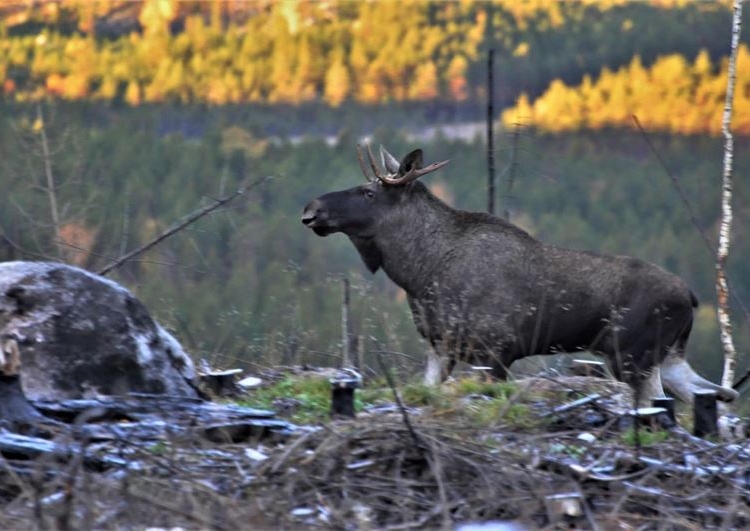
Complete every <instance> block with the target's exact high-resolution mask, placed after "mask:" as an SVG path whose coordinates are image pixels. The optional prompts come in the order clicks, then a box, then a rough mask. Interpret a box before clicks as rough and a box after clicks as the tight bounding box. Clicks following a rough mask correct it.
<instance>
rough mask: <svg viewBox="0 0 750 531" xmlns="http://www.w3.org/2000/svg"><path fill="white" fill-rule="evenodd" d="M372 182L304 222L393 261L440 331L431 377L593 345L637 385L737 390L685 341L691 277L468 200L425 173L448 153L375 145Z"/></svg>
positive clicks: (423, 318)
mask: <svg viewBox="0 0 750 531" xmlns="http://www.w3.org/2000/svg"><path fill="white" fill-rule="evenodd" d="M357 154H358V157H359V162H360V166H361V168H362V172H363V173H364V174H365V177H367V180H368V182H367V183H366V184H362V185H360V186H356V187H354V188H350V189H348V190H342V191H339V192H332V193H328V194H325V195H322V196H320V197H318V198H317V199H314V200H312V201H311V202H310V203H309V204H308V205H307V206H306V207H305V209H304V212H303V214H302V223H303V224H304V225H306V226H307V227H309V228H310V229H312V230H313V231H314V232H315V233H316V234H317V235H319V236H328V235H329V234H333V233H335V232H343V233H344V234H346V235H347V236H348V237H349V239H350V240H351V241H352V243H353V244H354V246H355V247H356V249H357V251H359V254H360V256H361V257H362V260H363V261H364V263H365V265H366V266H367V268H368V269H369V270H370V271H371V272H373V273H374V272H375V271H377V270H378V269H380V268H382V269H383V270H384V271H385V273H386V274H387V275H388V277H389V278H390V279H391V280H393V282H395V283H396V284H398V285H399V286H400V287H401V288H403V289H404V290H405V291H406V294H407V299H408V302H409V306H410V308H411V311H412V314H413V316H414V322H415V324H416V326H417V329H418V330H419V333H420V334H421V335H422V336H423V337H424V338H425V339H427V340H428V341H429V343H430V345H431V347H432V349H431V350H432V351H431V352H430V353H428V360H427V368H426V371H425V381H426V382H427V383H439V382H440V381H441V380H442V379H444V378H446V377H447V376H448V375H449V374H450V372H451V370H452V368H453V366H454V365H455V362H456V360H458V359H461V360H465V361H469V362H472V363H482V364H489V365H491V367H492V373H493V375H494V376H496V377H499V378H503V377H505V376H506V373H507V369H508V367H510V365H511V364H512V363H513V362H514V361H515V360H518V359H520V358H524V357H526V356H531V355H535V354H554V353H558V352H573V351H581V350H589V351H591V352H594V353H596V354H599V355H601V356H603V357H604V358H605V360H606V362H607V364H608V365H609V367H610V369H611V370H612V372H613V374H614V375H615V376H616V377H617V378H618V379H620V380H622V381H625V382H627V383H628V384H629V385H630V386H631V387H633V388H634V389H635V391H636V396H640V397H643V398H644V399H649V398H651V397H654V396H663V395H664V391H663V388H666V389H668V390H669V391H671V392H672V393H673V394H674V395H676V396H677V397H678V398H680V399H681V400H683V401H686V402H690V401H692V396H693V392H694V391H696V390H699V389H711V390H714V391H716V392H717V393H718V395H719V397H720V398H721V399H723V400H727V401H729V400H733V399H734V398H736V397H737V393H736V392H735V391H734V390H732V389H727V388H724V387H721V386H719V385H716V384H714V383H711V382H709V381H708V380H706V379H704V378H702V377H701V376H699V375H698V374H696V373H695V371H694V370H693V369H692V368H691V367H690V365H689V364H688V362H687V360H686V359H685V345H686V342H687V340H688V336H689V335H690V330H691V328H692V324H693V312H694V309H695V307H696V306H697V304H698V303H697V300H696V298H695V295H694V294H693V293H692V292H691V291H690V289H689V288H688V286H687V285H686V284H685V282H684V281H683V280H682V279H680V278H679V277H677V276H676V275H673V274H672V273H669V272H667V271H665V270H664V269H662V268H660V267H658V266H656V265H653V264H650V263H647V262H644V261H641V260H638V259H635V258H631V257H628V256H611V255H605V254H596V253H593V252H588V251H580V250H573V249H566V248H563V247H557V246H554V245H549V244H546V243H543V242H540V241H538V240H536V239H534V238H533V237H532V236H531V235H529V234H528V233H526V232H525V231H523V230H522V229H520V228H518V227H516V226H515V225H513V224H511V223H509V222H507V221H505V220H503V219H500V218H497V217H495V216H492V215H490V214H487V213H482V212H467V211H462V210H456V209H454V208H452V207H450V206H448V205H446V204H445V203H443V202H442V201H441V200H440V199H438V198H437V197H435V196H434V195H433V194H432V193H431V192H430V191H429V190H428V188H427V187H426V186H425V185H423V184H422V183H421V182H420V181H419V180H418V179H419V178H420V177H422V176H423V175H426V174H428V173H431V172H433V171H435V170H437V169H439V168H442V167H443V166H445V165H446V164H447V163H448V161H443V162H439V163H434V164H430V165H429V166H426V167H423V166H422V151H421V150H419V149H417V150H415V151H412V152H411V153H409V154H408V155H406V156H405V157H404V158H403V160H402V161H401V162H399V161H398V160H397V159H395V158H394V157H393V156H392V155H391V154H390V153H388V152H387V151H386V150H385V149H383V148H382V147H381V149H380V154H381V164H382V166H383V168H382V169H381V168H379V167H378V165H377V163H376V161H375V157H374V156H373V154H372V151H371V150H370V148H369V146H368V148H367V158H368V162H369V166H370V168H371V169H372V172H373V173H374V174H375V175H374V177H371V176H370V175H369V173H368V170H367V168H366V163H365V160H364V157H363V155H362V152H361V151H360V150H359V149H358V150H357Z"/></svg>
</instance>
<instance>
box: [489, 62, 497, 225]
mask: <svg viewBox="0 0 750 531" xmlns="http://www.w3.org/2000/svg"><path fill="white" fill-rule="evenodd" d="M494 55H495V50H493V49H492V48H490V50H489V53H488V55H487V173H488V174H487V212H489V213H490V214H494V213H495V138H494V131H493V127H492V123H493V120H494V116H495V109H494V107H495V105H494V104H495V102H494V100H495V80H494Z"/></svg>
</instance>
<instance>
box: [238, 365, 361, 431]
mask: <svg viewBox="0 0 750 531" xmlns="http://www.w3.org/2000/svg"><path fill="white" fill-rule="evenodd" d="M282 399H283V400H288V399H293V400H296V401H297V402H298V404H296V405H295V406H292V407H291V408H290V413H289V414H288V415H287V414H284V412H283V411H277V412H278V413H279V416H286V417H287V418H288V419H289V420H291V421H293V422H296V423H299V424H311V423H317V422H323V421H325V420H326V419H328V417H329V414H330V410H331V383H330V382H329V381H328V379H327V378H321V377H314V376H299V377H294V376H286V377H285V378H284V379H283V380H281V381H279V382H276V383H274V384H272V385H269V386H266V387H261V388H259V389H256V390H254V391H252V392H251V395H250V396H249V397H248V398H246V399H243V400H241V401H239V402H238V403H239V404H240V405H243V406H249V407H256V408H263V409H270V410H272V411H276V410H277V409H279V408H278V407H277V405H275V404H274V402H275V401H277V400H282ZM355 407H356V403H355Z"/></svg>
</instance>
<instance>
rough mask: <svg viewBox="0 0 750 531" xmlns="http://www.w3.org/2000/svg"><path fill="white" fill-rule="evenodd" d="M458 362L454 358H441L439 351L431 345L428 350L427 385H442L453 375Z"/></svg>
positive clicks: (425, 375) (425, 371)
mask: <svg viewBox="0 0 750 531" xmlns="http://www.w3.org/2000/svg"><path fill="white" fill-rule="evenodd" d="M455 365H456V360H455V358H453V357H452V356H441V355H440V354H439V353H438V351H437V349H436V348H435V347H434V346H432V345H430V348H429V349H428V350H427V364H426V366H425V370H424V384H425V385H433V386H434V385H440V384H441V383H442V382H444V381H445V380H446V378H448V376H450V375H451V372H453V367H454V366H455Z"/></svg>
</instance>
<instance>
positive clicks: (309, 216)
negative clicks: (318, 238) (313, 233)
mask: <svg viewBox="0 0 750 531" xmlns="http://www.w3.org/2000/svg"><path fill="white" fill-rule="evenodd" d="M316 217H317V216H316V213H315V211H314V210H305V211H304V212H303V213H302V223H303V224H305V225H309V224H310V223H312V222H313V221H315V218H316Z"/></svg>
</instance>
